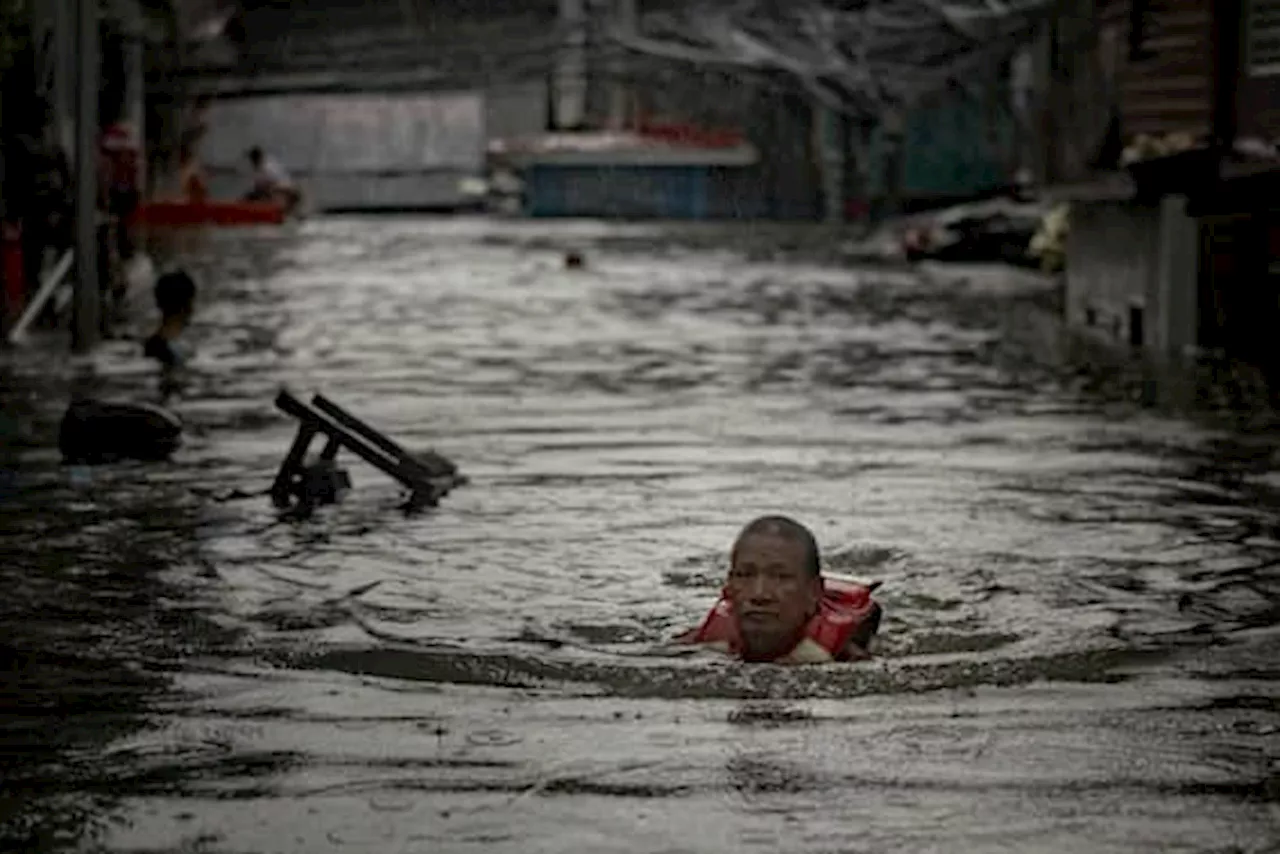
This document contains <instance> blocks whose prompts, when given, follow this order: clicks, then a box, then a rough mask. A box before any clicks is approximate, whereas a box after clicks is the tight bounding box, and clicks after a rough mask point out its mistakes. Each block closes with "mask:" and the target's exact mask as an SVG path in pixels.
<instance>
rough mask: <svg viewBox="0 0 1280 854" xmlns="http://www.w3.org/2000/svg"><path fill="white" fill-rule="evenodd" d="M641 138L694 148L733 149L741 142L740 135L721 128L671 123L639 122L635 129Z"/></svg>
mask: <svg viewBox="0 0 1280 854" xmlns="http://www.w3.org/2000/svg"><path fill="white" fill-rule="evenodd" d="M636 131H637V132H638V133H639V134H640V135H641V136H646V137H649V138H650V139H659V140H662V141H663V142H668V143H671V144H673V145H687V146H692V147H694V148H733V147H734V146H738V145H741V144H742V142H743V136H742V134H740V133H738V132H737V131H732V130H724V129H721V128H700V127H696V126H694V125H687V124H678V123H673V122H652V121H648V120H641V121H640V123H639V125H638V126H637V128H636Z"/></svg>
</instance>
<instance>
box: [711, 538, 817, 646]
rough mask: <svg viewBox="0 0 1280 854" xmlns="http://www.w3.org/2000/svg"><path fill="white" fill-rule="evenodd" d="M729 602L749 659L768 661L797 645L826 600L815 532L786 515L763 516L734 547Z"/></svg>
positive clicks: (730, 570) (730, 562)
mask: <svg viewBox="0 0 1280 854" xmlns="http://www.w3.org/2000/svg"><path fill="white" fill-rule="evenodd" d="M724 595H725V597H726V598H727V599H728V600H729V601H730V602H731V603H732V605H733V614H734V620H735V622H736V623H737V627H738V634H739V636H740V637H741V639H742V647H743V652H744V654H745V657H746V658H748V659H752V658H755V659H768V658H773V657H775V656H778V655H780V654H783V653H785V652H787V651H788V650H790V649H791V648H792V647H794V646H795V644H796V642H797V640H798V639H799V638H800V637H801V636H802V635H803V633H804V630H805V626H806V624H807V623H808V622H809V619H810V618H811V617H813V615H814V614H815V613H816V612H817V609H818V603H819V601H820V600H821V598H822V564H821V558H820V556H819V554H818V543H817V540H815V539H814V536H813V533H812V532H811V531H810V530H809V529H808V528H806V527H805V526H804V525H801V524H800V523H799V522H797V521H795V520H794V519H791V518H788V517H786V516H761V517H760V518H758V519H755V520H753V521H752V522H750V523H748V524H747V526H746V527H745V528H743V529H742V532H741V533H739V534H738V538H737V539H736V540H735V541H734V543H733V549H732V550H731V552H730V555H729V577H728V579H727V581H726V582H725V587H724Z"/></svg>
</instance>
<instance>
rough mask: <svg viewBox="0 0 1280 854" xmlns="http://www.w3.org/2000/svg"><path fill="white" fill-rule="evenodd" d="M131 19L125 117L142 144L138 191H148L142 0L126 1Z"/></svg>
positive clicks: (127, 25) (126, 50)
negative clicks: (140, 0)
mask: <svg viewBox="0 0 1280 854" xmlns="http://www.w3.org/2000/svg"><path fill="white" fill-rule="evenodd" d="M126 6H127V8H128V19H127V21H126V22H125V28H124V30H125V31H124V57H125V98H124V119H125V121H126V122H128V124H129V126H130V127H132V128H133V132H134V134H135V138H136V139H137V140H138V145H139V146H140V147H141V151H140V152H139V153H140V155H141V156H140V157H139V158H138V190H139V191H140V192H141V193H143V194H145V193H146V191H147V156H146V139H147V102H146V78H145V74H146V71H145V69H144V67H143V55H142V54H143V38H144V32H143V21H142V7H141V3H140V2H139V0H131V2H129V3H128V4H126Z"/></svg>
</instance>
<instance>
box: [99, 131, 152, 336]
mask: <svg viewBox="0 0 1280 854" xmlns="http://www.w3.org/2000/svg"><path fill="white" fill-rule="evenodd" d="M105 114H106V115H107V116H108V117H109V120H108V122H107V124H106V125H105V126H104V127H103V129H102V133H101V134H100V135H99V138H98V164H99V169H98V194H99V202H98V204H99V206H100V208H101V210H103V211H105V213H106V219H107V221H106V222H105V223H104V224H102V225H101V226H99V230H98V281H99V286H100V288H101V291H102V293H103V294H104V296H105V295H106V294H110V295H111V296H112V297H113V298H114V299H115V301H116V304H117V305H119V303H120V302H121V300H123V298H124V295H125V291H126V289H127V287H128V286H127V282H126V279H125V276H124V274H123V270H124V265H126V264H128V263H129V262H130V261H131V260H133V256H134V242H133V233H132V228H131V227H130V223H129V220H130V218H131V217H132V216H133V213H134V211H136V210H137V208H138V203H139V202H140V201H141V196H142V145H141V143H140V141H139V140H138V137H137V134H136V133H135V132H134V129H133V127H132V125H130V124H129V123H128V122H127V121H126V120H125V118H124V115H123V111H122V110H121V109H120V108H119V107H118V106H112V107H109V108H108V109H107V110H106V111H105ZM117 261H118V262H119V263H116V262H117ZM102 319H103V323H104V330H105V324H106V323H107V314H106V313H105V312H104V313H103V316H102Z"/></svg>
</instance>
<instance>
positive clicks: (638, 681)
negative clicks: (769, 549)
mask: <svg viewBox="0 0 1280 854" xmlns="http://www.w3.org/2000/svg"><path fill="white" fill-rule="evenodd" d="M648 235H649V232H648V231H646V229H644V228H642V227H638V226H630V227H624V226H605V225H593V224H583V223H561V224H556V223H502V222H487V221H484V220H479V219H456V220H447V219H409V218H403V219H367V220H362V219H356V218H352V219H320V220H315V221H312V222H309V223H306V224H304V225H302V226H300V227H291V228H288V229H283V230H277V231H271V232H261V233H258V232H243V233H230V232H228V233H225V234H215V235H207V236H206V237H205V238H204V239H203V240H202V241H199V242H198V245H197V246H195V247H194V248H193V249H192V254H191V256H190V260H191V263H192V265H193V267H194V268H195V269H197V271H198V272H199V273H200V274H201V276H202V287H203V291H202V296H201V304H200V309H199V315H198V318H197V323H196V327H195V328H194V329H193V331H192V340H193V343H194V344H195V346H196V348H197V351H198V355H197V357H196V359H195V361H194V366H193V370H192V371H191V373H190V375H189V376H188V377H187V378H186V379H185V384H184V386H183V387H182V388H181V390H180V391H179V392H178V393H177V395H176V396H174V397H172V398H170V399H169V404H170V405H171V406H172V408H173V409H174V410H175V411H176V412H178V413H179V414H180V416H181V417H182V418H183V419H184V420H185V421H186V423H187V435H186V444H185V446H184V447H183V448H182V449H181V450H180V451H179V452H178V453H177V454H176V456H175V457H174V459H173V461H172V463H170V464H160V465H154V464H151V465H147V464H120V465H114V466H106V467H100V468H96V469H92V470H90V469H79V468H69V467H64V466H61V465H60V464H59V456H58V453H57V451H56V449H55V442H56V439H55V437H56V427H57V421H58V418H59V417H60V415H61V411H62V408H63V407H64V406H65V403H66V401H67V399H68V395H69V394H71V393H72V392H73V391H75V390H80V391H86V390H87V391H92V392H94V393H98V394H102V395H107V396H114V397H126V398H133V399H141V400H156V399H158V398H157V395H158V393H159V392H158V382H157V374H156V371H155V369H154V368H153V367H152V366H150V365H148V364H145V363H143V362H142V361H141V360H140V359H139V358H137V352H138V345H137V344H135V343H130V342H127V341H110V342H107V343H105V344H104V345H103V346H102V347H101V349H100V351H99V352H97V353H96V354H94V356H92V357H91V358H87V359H72V358H69V357H66V356H63V355H62V349H63V348H64V346H65V342H64V341H62V340H48V341H38V342H36V343H35V344H34V345H33V346H32V347H31V348H29V349H27V350H24V351H21V352H16V353H11V354H8V355H6V356H5V359H6V362H5V367H4V368H3V371H4V372H5V373H4V381H5V388H4V391H3V401H4V425H3V426H4V427H5V437H4V442H5V445H4V447H5V449H6V452H7V454H8V459H9V465H10V466H12V470H13V473H12V474H10V475H8V477H7V479H6V481H5V483H4V486H5V487H7V489H8V492H7V495H6V499H5V504H4V505H3V507H4V512H3V516H2V517H0V536H2V537H3V539H2V540H0V542H2V543H3V547H2V550H3V561H2V563H0V583H2V584H3V586H4V590H5V595H4V596H3V597H0V614H2V615H3V620H4V633H3V635H2V636H0V655H2V656H3V657H4V659H5V673H6V677H5V679H6V685H5V688H4V690H3V694H2V696H3V701H2V702H3V708H2V710H0V727H2V728H0V738H2V739H3V742H2V744H3V751H4V758H3V765H2V766H0V769H2V770H0V775H2V780H3V786H2V790H0V850H6V851H8V850H14V851H102V852H113V853H114V852H120V853H121V854H123V852H131V854H132V852H162V851H163V852H191V854H197V852H198V854H249V853H250V852H255V854H268V852H291V853H292V852H296V854H304V853H305V854H319V852H370V854H373V852H376V854H390V853H391V852H472V851H474V852H543V851H545V852H672V854H674V852H730V851H732V852H796V854H802V852H837V851H842V852H895V851H903V852H919V851H965V852H987V851H1017V852H1028V851H1036V852H1040V851H1046V852H1068V851H1070V852H1076V851H1087V852H1112V851H1115V852H1131V851H1157V850H1158V851H1165V852H1183V851H1188V852H1190V851H1196V852H1223V854H1225V852H1260V851H1277V850H1280V847H1278V846H1280V664H1277V661H1278V660H1280V659H1278V658H1277V653H1280V604H1278V603H1280V598H1278V597H1280V571H1278V570H1277V566H1278V565H1280V468H1278V466H1280V454H1278V451H1280V443H1278V442H1277V437H1278V436H1280V433H1277V431H1276V429H1275V421H1274V419H1271V418H1267V417H1263V416H1261V415H1260V414H1259V413H1258V412H1252V413H1251V412H1249V411H1248V409H1249V407H1248V405H1242V404H1240V403H1239V402H1237V403H1236V405H1235V408H1234V409H1233V408H1232V407H1231V406H1230V405H1228V404H1230V401H1227V403H1226V404H1220V403H1214V402H1212V401H1209V402H1203V403H1196V402H1195V401H1194V400H1192V399H1191V398H1192V397H1194V395H1190V396H1185V395H1184V397H1185V398H1186V400H1189V401H1190V402H1189V403H1187V405H1185V406H1179V407H1171V406H1165V405H1163V404H1161V403H1160V402H1159V400H1160V399H1161V396H1162V395H1161V393H1154V394H1153V393H1152V389H1153V382H1155V381H1154V380H1152V379H1151V378H1150V377H1149V376H1145V375H1144V376H1143V377H1138V378H1136V379H1135V377H1134V376H1131V375H1128V374H1126V373H1125V369H1124V368H1123V367H1119V368H1117V367H1114V366H1113V367H1105V366H1101V365H1097V364H1095V365H1094V366H1093V367H1092V368H1081V367H1079V365H1078V364H1076V363H1072V362H1070V361H1069V360H1068V358H1067V357H1068V356H1069V355H1070V354H1069V353H1067V351H1066V350H1064V349H1063V348H1062V347H1061V346H1059V345H1058V344H1055V343H1054V342H1055V341H1056V340H1057V339H1056V338H1055V337H1054V333H1053V329H1052V327H1051V326H1045V325H1043V324H1040V325H1037V323H1038V322H1039V321H1037V318H1043V314H1044V313H1043V312H1042V311H1040V310H1039V309H1038V308H1037V306H1039V305H1042V304H1051V302H1052V299H1053V295H1052V294H1049V295H1046V294H1045V293H1043V288H1041V287H1038V286H1035V285H1030V284H1026V283H1024V282H1023V281H1022V278H1021V277H1018V276H1014V275H1012V274H999V275H997V274H996V273H993V272H992V271H981V270H971V271H970V272H969V273H966V274H964V275H960V274H954V275H950V276H942V277H940V274H938V273H937V271H934V272H933V273H929V272H928V271H925V272H912V271H907V270H894V269H872V268H865V269H849V268H845V269H840V268H835V267H826V268H824V267H821V266H814V265H806V264H803V263H798V262H793V263H779V262H777V261H771V260H769V259H768V257H767V256H768V253H767V252H763V251H751V252H740V251H735V250H733V249H721V250H716V249H715V248H714V247H713V246H711V245H710V244H708V245H701V246H695V247H691V248H685V249H681V248H678V247H677V246H676V245H675V244H673V243H664V242H660V241H659V242H654V241H652V240H650V239H649V237H648ZM740 238H741V236H739V239H738V240H737V241H736V242H734V241H730V243H729V244H726V245H743V244H746V245H748V246H751V247H752V248H753V249H758V247H755V246H754V245H753V244H754V243H755V240H754V239H753V238H750V237H748V239H746V240H742V239H740ZM761 239H763V238H761ZM570 246H573V247H582V248H585V250H586V255H587V262H588V263H587V267H586V269H584V270H580V271H566V270H565V269H564V265H563V263H562V253H563V250H564V249H565V248H566V247H570ZM145 296H146V295H143V303H144V305H145ZM146 319H147V317H146V315H145V313H143V314H142V315H140V320H139V323H142V322H144V321H145V320H146ZM141 329H142V327H141V326H139V327H138V330H139V331H141ZM282 385H283V386H287V387H289V388H291V389H292V390H294V391H295V392H296V393H299V394H304V395H305V394H309V393H310V392H311V391H313V390H319V391H323V392H324V393H325V394H327V395H328V396H329V397H331V398H332V399H334V400H335V401H337V402H339V403H340V404H342V405H343V406H345V407H346V408H348V409H350V410H351V411H353V412H355V413H356V414H358V415H360V416H361V417H363V418H365V419H366V420H367V421H369V422H371V423H372V424H374V425H375V426H377V427H379V428H381V429H383V430H385V431H386V432H387V433H389V434H390V435H391V436H393V437H394V438H396V439H397V440H399V441H401V442H403V443H404V444H406V445H408V446H410V447H415V448H427V447H434V448H435V449H436V450H437V451H439V452H441V453H443V454H445V455H446V456H448V457H450V458H451V459H453V460H454V461H456V462H457V463H458V464H459V466H460V467H461V468H462V470H463V471H464V472H465V473H466V474H467V475H468V476H469V477H470V478H471V483H470V484H469V485H467V486H464V487H461V488H459V489H458V490H456V491H455V492H453V493H451V494H450V495H449V496H448V497H447V498H445V499H444V501H443V502H442V503H441V505H440V506H439V507H438V508H437V509H435V510H431V511H428V512H425V513H421V514H416V515H412V514H410V515H407V514H406V513H404V512H401V510H400V509H399V508H400V503H401V501H402V499H403V497H404V495H403V492H402V491H401V490H400V489H399V488H398V487H397V485H396V484H395V483H393V482H392V481H391V480H389V479H387V478H386V477H385V476H383V475H382V474H381V473H379V472H377V471H375V470H373V469H370V468H368V467H367V466H365V465H364V464H363V463H360V462H359V461H354V460H347V462H348V464H349V467H350V472H351V475H352V478H353V480H354V481H355V487H354V489H353V491H352V492H351V493H350V494H349V495H348V496H347V498H346V500H345V501H344V502H343V503H342V504H340V505H338V506H336V507H329V508H324V509H322V510H321V511H319V512H318V513H316V514H315V515H313V516H312V517H311V518H309V519H305V520H297V519H288V518H282V517H281V516H280V514H278V512H277V511H276V510H275V509H274V508H273V507H272V506H271V504H270V502H269V501H268V500H267V498H265V497H264V496H263V495H262V494H261V491H262V490H263V489H264V488H265V487H267V486H268V485H269V483H270V481H271V479H272V477H273V475H274V471H275V468H276V467H277V466H278V464H279V462H280V460H281V459H282V457H283V455H284V452H285V450H286V448H287V447H288V445H289V442H290V441H291V438H292V434H293V431H294V425H293V424H292V423H291V422H290V421H289V420H288V419H287V418H286V417H285V416H283V415H282V414H281V413H280V412H278V411H276V410H275V409H274V408H273V399H274V396H275V393H276V391H277V389H278V388H279V387H281V386H282ZM1157 391H1158V390H1157ZM339 459H340V460H343V459H345V457H339ZM766 512H785V513H788V514H791V515H794V516H796V517H798V518H799V519H801V520H803V521H805V522H807V523H809V524H810V525H811V526H812V527H813V528H814V530H815V531H816V533H817V535H818V537H819V540H820V542H821V543H822V544H823V545H824V548H825V550H826V553H827V563H828V568H829V569H830V570H832V571H834V572H838V573H841V574H845V575H849V576H854V577H857V578H862V579H881V580H883V581H884V586H883V588H882V600H883V603H884V605H885V608H886V619H885V621H884V624H883V626H882V638H881V642H880V646H879V648H878V652H879V656H878V658H877V659H876V660H875V661H873V662H870V663H863V664H855V665H832V666H825V667H808V668H794V669H786V668H778V667H773V666H767V665H761V666H743V665H738V664H733V663H731V662H726V661H722V660H719V659H716V658H713V657H711V658H709V657H706V656H703V655H693V656H689V655H671V654H664V653H663V651H662V650H661V649H660V644H661V642H662V641H663V640H664V639H665V638H667V637H669V636H670V635H672V634H674V633H675V632H677V631H679V630H681V629H683V628H685V627H687V626H688V625H689V624H690V623H691V622H693V621H694V620H696V619H697V618H698V617H699V616H700V615H701V614H702V613H703V611H704V610H705V609H706V608H707V607H708V606H709V605H710V604H711V603H712V601H713V599H714V597H715V594H716V591H717V588H718V584H719V579H720V577H721V574H722V572H723V571H724V563H725V553H726V550H727V547H728V545H729V542H730V541H731V539H732V537H733V536H734V534H735V532H736V530H737V529H738V527H739V526H741V525H742V524H743V523H744V522H746V521H747V520H748V519H750V518H751V517H752V516H754V515H757V514H760V513H766Z"/></svg>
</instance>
